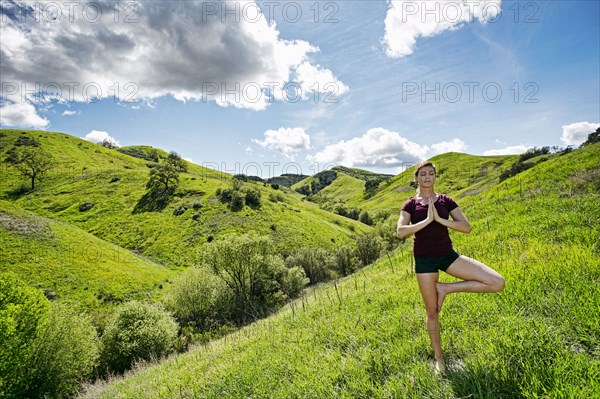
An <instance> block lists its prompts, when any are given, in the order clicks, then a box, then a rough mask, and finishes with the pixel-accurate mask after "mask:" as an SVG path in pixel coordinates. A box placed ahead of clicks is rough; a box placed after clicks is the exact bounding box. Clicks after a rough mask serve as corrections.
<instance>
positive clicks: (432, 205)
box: [427, 198, 441, 222]
mask: <svg viewBox="0 0 600 399" xmlns="http://www.w3.org/2000/svg"><path fill="white" fill-rule="evenodd" d="M429 213H432V214H433V219H432V220H435V221H436V222H439V220H440V219H441V217H440V215H439V214H438V211H437V209H436V208H435V202H434V201H433V199H431V198H429ZM427 216H429V215H427Z"/></svg>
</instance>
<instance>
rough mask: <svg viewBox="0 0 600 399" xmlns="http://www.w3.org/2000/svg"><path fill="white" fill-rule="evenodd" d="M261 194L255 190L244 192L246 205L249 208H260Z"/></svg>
mask: <svg viewBox="0 0 600 399" xmlns="http://www.w3.org/2000/svg"><path fill="white" fill-rule="evenodd" d="M260 198H261V194H260V191H259V190H258V189H257V188H250V189H248V190H247V191H246V205H248V206H249V207H251V208H259V207H260Z"/></svg>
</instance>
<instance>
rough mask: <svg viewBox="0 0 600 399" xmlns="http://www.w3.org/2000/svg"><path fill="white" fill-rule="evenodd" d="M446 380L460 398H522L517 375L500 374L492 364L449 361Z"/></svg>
mask: <svg viewBox="0 0 600 399" xmlns="http://www.w3.org/2000/svg"><path fill="white" fill-rule="evenodd" d="M446 380H447V381H448V383H449V384H450V385H451V386H452V390H453V392H454V394H455V395H456V396H457V397H460V398H478V399H499V398H511V399H512V398H523V397H524V396H523V394H522V392H521V391H522V390H521V387H520V386H521V380H520V377H519V376H518V375H505V376H504V375H500V373H499V372H498V370H497V369H495V368H494V366H489V367H485V366H484V365H481V364H477V365H462V364H457V363H454V364H453V363H452V362H450V363H449V367H448V372H447V375H446Z"/></svg>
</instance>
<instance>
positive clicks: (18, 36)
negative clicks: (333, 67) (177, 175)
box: [0, 0, 347, 110]
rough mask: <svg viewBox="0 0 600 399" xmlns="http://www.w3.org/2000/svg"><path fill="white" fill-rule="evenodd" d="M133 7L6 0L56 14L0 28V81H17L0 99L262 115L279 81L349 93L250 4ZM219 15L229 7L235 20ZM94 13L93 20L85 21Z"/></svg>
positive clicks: (121, 1)
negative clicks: (204, 106)
mask: <svg viewBox="0 0 600 399" xmlns="http://www.w3.org/2000/svg"><path fill="white" fill-rule="evenodd" d="M91 4H93V7H91V6H90V5H91ZM131 4H132V3H130V2H127V1H126V0H111V1H98V2H94V3H77V2H69V1H56V0H53V1H46V0H38V1H36V2H35V3H31V2H29V3H27V2H25V1H22V0H17V1H14V2H9V3H8V4H7V5H6V7H11V8H14V9H15V10H16V11H15V13H17V12H20V11H18V10H17V9H18V8H19V9H21V10H25V9H26V8H27V7H33V9H36V11H33V12H34V13H35V12H38V14H39V10H37V9H38V8H39V9H40V10H42V11H41V14H40V15H44V16H45V15H46V13H47V12H46V11H43V10H46V9H47V8H48V7H49V5H50V7H54V8H57V9H58V10H59V11H61V17H60V18H58V19H57V20H56V21H52V22H47V23H44V21H42V22H39V21H36V20H35V18H15V19H11V18H6V22H5V23H2V24H1V25H0V36H1V37H2V42H1V43H0V52H1V54H2V59H3V65H2V75H3V76H2V80H3V82H9V83H15V85H14V86H13V85H8V86H6V85H3V90H4V92H3V93H0V95H4V96H5V97H6V98H8V99H9V100H11V101H16V102H23V101H22V99H23V98H24V97H26V98H29V97H32V100H33V96H32V95H31V94H25V93H22V92H21V90H20V88H21V87H23V86H22V85H25V86H24V87H27V88H36V87H37V88H39V89H40V90H41V91H42V92H46V93H48V92H51V94H48V96H47V97H46V98H45V101H49V100H52V99H53V100H57V99H58V100H59V101H67V102H68V101H83V102H85V101H91V100H93V99H94V98H95V97H99V98H109V97H116V98H117V99H119V100H123V101H125V100H140V101H148V100H151V99H154V98H159V97H161V96H165V95H171V96H173V97H174V98H176V99H177V100H181V101H188V100H193V101H199V100H202V99H208V100H212V101H215V102H216V103H218V104H219V105H221V106H233V107H237V108H247V109H254V110H262V109H265V108H266V107H267V106H268V105H269V104H270V103H271V101H272V99H271V97H270V96H269V95H267V93H266V92H267V91H269V90H268V89H267V88H268V87H272V88H274V90H273V91H274V93H273V98H274V99H275V100H282V99H284V96H283V95H282V93H283V87H284V85H285V84H286V83H288V82H290V81H291V80H292V79H293V78H294V77H295V76H296V75H297V77H298V78H300V79H303V81H302V82H298V83H299V84H301V85H308V86H310V85H311V84H313V83H315V82H322V81H327V82H332V83H334V84H337V85H338V87H340V88H345V90H347V87H346V86H345V85H344V84H343V83H342V82H340V81H339V80H338V79H337V78H336V77H335V76H334V75H333V72H331V71H330V70H328V69H326V68H322V67H320V66H318V65H316V66H315V65H313V64H312V63H311V61H310V60H309V56H310V55H311V54H313V53H316V52H318V51H319V49H318V47H315V46H313V45H311V44H310V43H308V42H306V41H303V40H282V39H280V37H279V31H278V29H277V27H276V25H275V23H269V22H268V21H267V20H266V18H265V15H263V14H257V13H256V11H257V9H258V5H257V4H256V3H255V2H254V1H246V2H238V1H222V2H202V1H185V0H177V1H158V2H135V6H136V7H137V8H135V9H134V8H133V7H132V6H131ZM84 7H87V9H84ZM30 9H31V8H30ZM7 10H8V8H7ZM225 10H230V11H231V10H237V15H235V14H236V11H234V13H233V14H231V13H229V14H227V13H225V12H224V11H225ZM117 11H119V12H117ZM86 13H87V14H86ZM36 15H37V14H36ZM85 15H88V17H87V18H84V16H85ZM96 15H98V16H99V18H98V21H92V20H90V18H95V17H96ZM126 18H127V19H128V20H125V19H126ZM86 19H87V20H86ZM236 19H237V21H236ZM40 65H43V67H40ZM51 82H57V84H58V88H56V87H54V86H52V85H51V84H50V83H51ZM69 82H75V83H69ZM36 84H37V86H36ZM319 90H320V91H321V92H323V93H325V92H328V91H330V90H328V89H327V88H325V87H319ZM343 91H344V90H338V94H341V93H342V92H343ZM17 100H19V101H17ZM38 101H39V98H38Z"/></svg>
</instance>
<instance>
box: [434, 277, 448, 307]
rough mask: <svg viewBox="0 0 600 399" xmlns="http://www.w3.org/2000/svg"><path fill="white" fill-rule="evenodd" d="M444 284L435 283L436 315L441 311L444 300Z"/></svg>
mask: <svg viewBox="0 0 600 399" xmlns="http://www.w3.org/2000/svg"><path fill="white" fill-rule="evenodd" d="M444 286H445V284H444V283H435V289H436V291H437V297H438V301H437V311H438V313H439V312H440V311H441V310H442V305H443V304H444V299H445V298H446V290H445V289H444Z"/></svg>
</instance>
